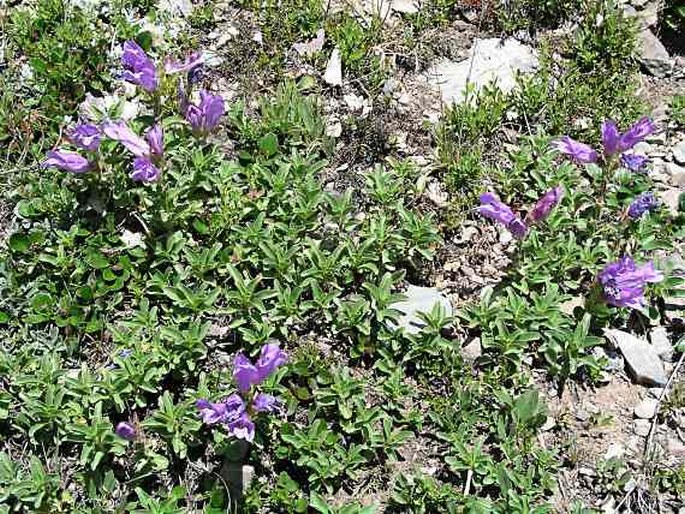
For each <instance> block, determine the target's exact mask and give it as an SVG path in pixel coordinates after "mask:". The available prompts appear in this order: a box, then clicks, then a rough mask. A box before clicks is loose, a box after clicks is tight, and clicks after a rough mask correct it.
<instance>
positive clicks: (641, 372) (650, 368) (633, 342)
mask: <svg viewBox="0 0 685 514" xmlns="http://www.w3.org/2000/svg"><path fill="white" fill-rule="evenodd" d="M604 334H605V335H606V337H607V338H608V339H609V340H610V341H611V342H612V343H613V344H614V345H615V346H616V347H618V348H619V349H620V350H621V353H622V354H623V357H624V358H625V360H626V365H627V367H628V370H629V371H630V374H631V375H632V377H633V379H634V380H635V382H637V383H638V384H644V385H656V386H662V385H664V384H666V381H667V380H668V378H667V377H666V372H665V370H664V366H663V364H662V362H661V359H659V355H658V354H657V353H656V350H655V349H654V347H652V345H651V344H649V343H648V342H647V341H644V340H642V339H638V338H637V337H635V336H634V335H632V334H629V333H627V332H623V331H622V330H616V329H607V330H605V331H604Z"/></svg>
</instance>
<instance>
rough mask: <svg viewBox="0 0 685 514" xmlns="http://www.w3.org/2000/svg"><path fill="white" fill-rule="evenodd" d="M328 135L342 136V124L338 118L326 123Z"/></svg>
mask: <svg viewBox="0 0 685 514" xmlns="http://www.w3.org/2000/svg"><path fill="white" fill-rule="evenodd" d="M326 135H327V136H328V137H335V138H337V137H340V136H341V135H342V124H341V123H340V122H339V121H338V120H331V121H329V122H328V123H327V124H326Z"/></svg>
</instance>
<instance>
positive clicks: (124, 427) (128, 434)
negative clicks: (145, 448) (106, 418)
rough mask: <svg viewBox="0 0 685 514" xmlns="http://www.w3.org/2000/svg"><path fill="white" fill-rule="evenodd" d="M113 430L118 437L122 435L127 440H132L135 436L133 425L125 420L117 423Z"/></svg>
mask: <svg viewBox="0 0 685 514" xmlns="http://www.w3.org/2000/svg"><path fill="white" fill-rule="evenodd" d="M115 432H116V434H117V435H118V436H119V437H122V438H124V439H126V440H127V441H132V440H133V439H135V438H136V429H135V428H134V426H133V425H131V424H130V423H127V422H125V421H122V422H121V423H119V424H117V427H116V430H115Z"/></svg>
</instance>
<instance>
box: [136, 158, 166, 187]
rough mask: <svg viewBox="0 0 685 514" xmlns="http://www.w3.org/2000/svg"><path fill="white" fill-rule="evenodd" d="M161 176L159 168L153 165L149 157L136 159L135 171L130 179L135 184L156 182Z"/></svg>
mask: <svg viewBox="0 0 685 514" xmlns="http://www.w3.org/2000/svg"><path fill="white" fill-rule="evenodd" d="M160 175H161V171H159V168H158V167H157V166H155V165H154V164H152V161H151V160H150V159H149V158H148V157H136V158H135V159H133V171H131V174H130V177H131V179H132V180H134V181H135V182H146V183H148V182H156V181H157V179H159V176H160Z"/></svg>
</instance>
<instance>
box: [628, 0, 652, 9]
mask: <svg viewBox="0 0 685 514" xmlns="http://www.w3.org/2000/svg"><path fill="white" fill-rule="evenodd" d="M647 2H649V0H630V5H632V6H633V7H637V8H638V9H641V8H642V7H644V6H645V4H646V3H647Z"/></svg>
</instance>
